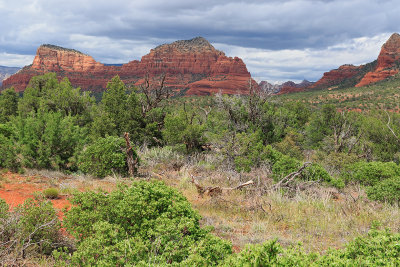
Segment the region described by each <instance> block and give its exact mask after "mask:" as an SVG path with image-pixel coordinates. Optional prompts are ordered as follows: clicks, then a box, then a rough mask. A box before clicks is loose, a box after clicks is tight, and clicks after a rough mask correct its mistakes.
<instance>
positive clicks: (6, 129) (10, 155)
mask: <svg viewBox="0 0 400 267" xmlns="http://www.w3.org/2000/svg"><path fill="white" fill-rule="evenodd" d="M19 167H20V162H19V159H18V155H17V149H16V147H15V141H14V132H13V129H12V128H11V126H10V125H9V124H0V168H9V169H11V170H14V171H16V170H17V169H18V168H19Z"/></svg>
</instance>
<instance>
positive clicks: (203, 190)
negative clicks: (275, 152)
mask: <svg viewBox="0 0 400 267" xmlns="http://www.w3.org/2000/svg"><path fill="white" fill-rule="evenodd" d="M191 177H192V183H193V184H194V185H195V186H196V189H197V193H198V194H199V196H201V197H203V196H204V195H208V196H211V197H214V196H217V195H220V194H222V192H223V191H232V190H239V189H241V188H243V187H246V186H249V185H252V184H254V182H253V180H250V181H247V182H245V183H242V184H239V185H238V186H235V187H220V186H202V185H200V184H199V182H197V181H196V180H195V179H194V177H193V175H191Z"/></svg>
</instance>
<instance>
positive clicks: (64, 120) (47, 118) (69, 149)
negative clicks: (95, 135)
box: [13, 112, 87, 171]
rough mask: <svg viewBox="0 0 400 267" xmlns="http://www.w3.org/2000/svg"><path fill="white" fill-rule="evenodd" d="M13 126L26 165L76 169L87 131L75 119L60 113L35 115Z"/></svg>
mask: <svg viewBox="0 0 400 267" xmlns="http://www.w3.org/2000/svg"><path fill="white" fill-rule="evenodd" d="M13 123H14V125H15V128H16V142H17V144H19V145H20V146H21V147H20V149H21V155H22V164H23V166H25V167H28V168H38V169H56V170H59V169H61V170H71V171H74V170H76V160H77V159H76V156H77V152H78V151H80V150H81V148H82V147H83V144H84V143H85V140H86V135H87V131H86V129H85V128H84V127H79V126H78V125H76V118H75V117H71V116H66V117H63V116H62V114H61V113H60V112H56V113H52V112H50V113H36V114H33V113H32V114H30V115H28V116H27V117H21V116H19V117H17V118H15V120H14V121H13Z"/></svg>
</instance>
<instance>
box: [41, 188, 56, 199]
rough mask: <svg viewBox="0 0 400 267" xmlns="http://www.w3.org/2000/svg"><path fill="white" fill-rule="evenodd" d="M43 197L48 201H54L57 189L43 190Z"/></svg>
mask: <svg viewBox="0 0 400 267" xmlns="http://www.w3.org/2000/svg"><path fill="white" fill-rule="evenodd" d="M43 195H44V196H45V197H46V198H49V199H56V198H58V190H57V188H47V189H45V190H43Z"/></svg>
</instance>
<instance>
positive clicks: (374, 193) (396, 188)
mask: <svg viewBox="0 0 400 267" xmlns="http://www.w3.org/2000/svg"><path fill="white" fill-rule="evenodd" d="M366 191H367V196H368V198H370V199H372V200H379V201H386V202H389V203H396V202H397V203H399V202H400V177H399V176H396V177H393V178H389V179H386V180H383V181H381V182H379V183H377V184H375V185H374V186H370V187H368V188H367V190H366Z"/></svg>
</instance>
